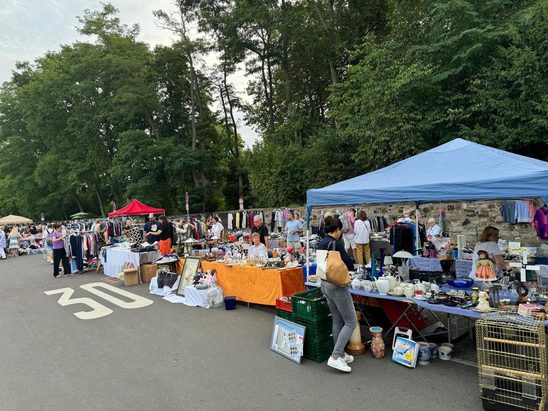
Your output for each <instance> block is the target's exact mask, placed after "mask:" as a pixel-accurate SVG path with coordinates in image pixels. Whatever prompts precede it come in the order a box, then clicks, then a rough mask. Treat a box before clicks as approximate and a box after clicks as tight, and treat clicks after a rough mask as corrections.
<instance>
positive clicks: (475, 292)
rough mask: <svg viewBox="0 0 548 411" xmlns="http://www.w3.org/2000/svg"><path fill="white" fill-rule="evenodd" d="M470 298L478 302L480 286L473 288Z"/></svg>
mask: <svg viewBox="0 0 548 411" xmlns="http://www.w3.org/2000/svg"><path fill="white" fill-rule="evenodd" d="M470 298H471V299H472V302H473V303H477V302H478V298H479V288H478V287H474V288H472V295H471V296H470Z"/></svg>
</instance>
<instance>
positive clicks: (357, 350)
mask: <svg viewBox="0 0 548 411" xmlns="http://www.w3.org/2000/svg"><path fill="white" fill-rule="evenodd" d="M360 317H361V313H360V312H359V311H356V320H358V321H357V323H356V327H355V328H354V331H353V332H352V335H351V336H350V341H349V342H348V345H347V346H346V352H347V353H348V354H350V355H362V354H364V353H365V345H364V344H363V343H362V334H361V332H360Z"/></svg>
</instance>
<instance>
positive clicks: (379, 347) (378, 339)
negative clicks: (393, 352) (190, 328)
mask: <svg viewBox="0 0 548 411" xmlns="http://www.w3.org/2000/svg"><path fill="white" fill-rule="evenodd" d="M369 331H370V332H371V336H372V338H371V354H372V355H373V358H383V357H384V341H383V339H382V328H381V327H371V328H369Z"/></svg>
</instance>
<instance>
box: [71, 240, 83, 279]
mask: <svg viewBox="0 0 548 411" xmlns="http://www.w3.org/2000/svg"><path fill="white" fill-rule="evenodd" d="M69 241H70V251H71V255H72V257H73V258H74V260H75V263H76V268H77V270H78V271H82V270H83V269H84V257H83V253H82V237H80V236H79V235H71V236H70V238H69Z"/></svg>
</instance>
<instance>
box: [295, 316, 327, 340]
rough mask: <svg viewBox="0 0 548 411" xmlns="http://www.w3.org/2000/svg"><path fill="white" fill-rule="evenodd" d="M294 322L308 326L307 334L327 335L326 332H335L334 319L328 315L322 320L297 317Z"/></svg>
mask: <svg viewBox="0 0 548 411" xmlns="http://www.w3.org/2000/svg"><path fill="white" fill-rule="evenodd" d="M294 322H295V323H297V324H300V325H304V326H305V327H306V336H307V337H308V336H309V335H313V336H317V335H325V334H326V333H328V334H330V333H332V332H333V321H332V320H331V317H330V316H329V317H326V318H324V319H321V320H320V321H307V320H302V319H300V318H295V319H294Z"/></svg>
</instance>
